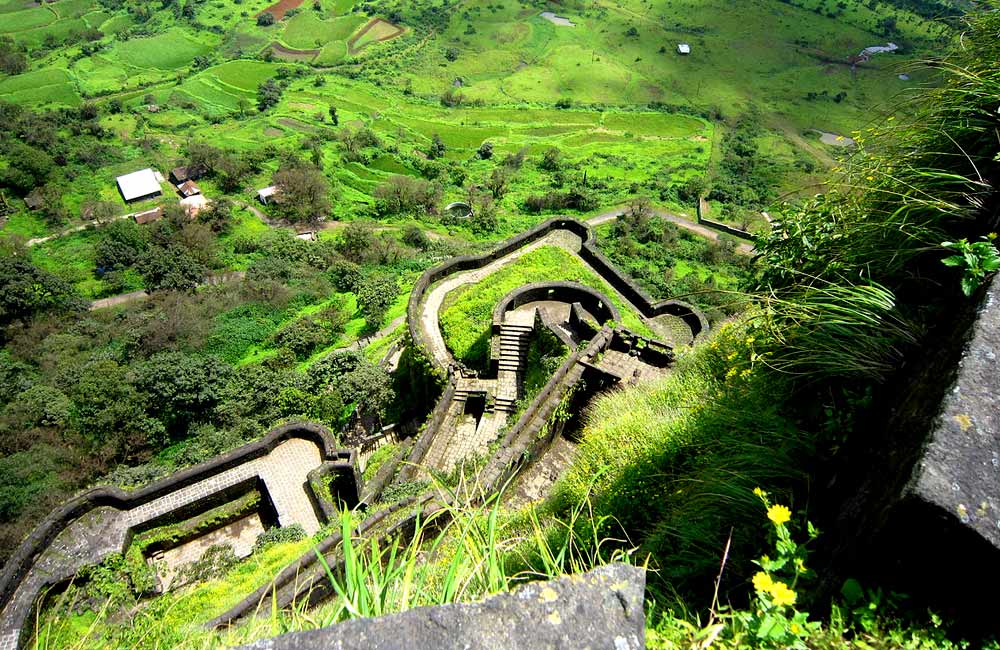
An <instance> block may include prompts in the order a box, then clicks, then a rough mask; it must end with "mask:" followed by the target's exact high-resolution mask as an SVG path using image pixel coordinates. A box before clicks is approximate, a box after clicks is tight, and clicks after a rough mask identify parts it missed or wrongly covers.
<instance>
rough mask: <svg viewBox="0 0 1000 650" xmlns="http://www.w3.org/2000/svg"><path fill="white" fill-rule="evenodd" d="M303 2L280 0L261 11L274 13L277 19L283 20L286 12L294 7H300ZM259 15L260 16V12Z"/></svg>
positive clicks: (300, 0)
mask: <svg viewBox="0 0 1000 650" xmlns="http://www.w3.org/2000/svg"><path fill="white" fill-rule="evenodd" d="M301 4H302V0H278V2H275V3H274V4H273V5H271V6H270V7H268V8H267V9H265V10H264V11H262V12H260V13H261V14H263V13H270V14H273V15H274V19H275V20H281V19H282V18H284V17H285V14H287V13H288V12H289V11H291V10H292V9H298V8H299V5H301ZM257 15H258V16H259V15H260V14H257Z"/></svg>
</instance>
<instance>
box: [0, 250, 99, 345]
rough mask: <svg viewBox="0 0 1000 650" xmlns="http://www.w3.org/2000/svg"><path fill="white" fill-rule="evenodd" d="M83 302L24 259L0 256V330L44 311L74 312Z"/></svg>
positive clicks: (55, 278)
mask: <svg viewBox="0 0 1000 650" xmlns="http://www.w3.org/2000/svg"><path fill="white" fill-rule="evenodd" d="M84 306H85V303H84V301H83V299H82V298H80V296H79V295H77V293H76V292H75V291H74V290H73V287H71V286H70V285H69V284H68V283H67V282H65V281H64V280H62V279H60V278H58V277H56V276H54V275H52V274H51V273H49V272H47V271H43V270H42V269H40V268H38V267H37V266H35V265H34V264H32V263H31V262H30V261H29V260H28V259H26V258H24V257H8V256H0V327H3V326H6V325H9V324H10V323H12V322H14V321H15V320H28V319H31V318H33V317H34V316H36V315H37V314H39V313H41V312H46V311H75V310H79V309H83V307H84Z"/></svg>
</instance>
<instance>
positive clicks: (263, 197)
mask: <svg viewBox="0 0 1000 650" xmlns="http://www.w3.org/2000/svg"><path fill="white" fill-rule="evenodd" d="M277 193H278V188H277V187H275V186H274V185H272V186H270V187H265V188H264V189H262V190H257V200H258V201H260V202H261V203H263V204H264V205H267V202H268V199H270V198H271V197H272V196H274V195H275V194H277Z"/></svg>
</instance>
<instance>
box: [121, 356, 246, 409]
mask: <svg viewBox="0 0 1000 650" xmlns="http://www.w3.org/2000/svg"><path fill="white" fill-rule="evenodd" d="M231 374H232V368H231V367H230V366H229V365H228V364H226V363H224V362H223V361H221V360H220V359H217V358H215V357H211V356H206V357H200V358H199V357H193V356H189V355H186V354H183V353H180V352H161V353H159V354H156V355H153V356H152V357H150V358H149V359H148V360H147V361H145V362H144V363H143V364H141V365H140V366H139V367H138V368H136V370H135V378H134V380H133V381H134V383H135V386H136V387H137V388H138V389H139V390H141V391H143V392H144V393H145V394H146V395H147V396H148V399H149V405H148V407H147V408H149V409H150V411H151V412H153V413H156V414H157V415H158V416H159V417H160V418H162V419H163V420H164V421H165V422H167V423H168V428H171V427H173V428H176V427H179V426H181V425H182V424H183V423H186V422H188V421H191V420H195V419H199V418H204V417H206V416H207V415H208V414H210V412H211V410H212V409H213V408H214V407H215V406H216V405H217V404H218V403H219V401H220V400H221V399H222V391H223V389H224V388H225V386H226V383H227V382H228V380H229V378H230V376H231Z"/></svg>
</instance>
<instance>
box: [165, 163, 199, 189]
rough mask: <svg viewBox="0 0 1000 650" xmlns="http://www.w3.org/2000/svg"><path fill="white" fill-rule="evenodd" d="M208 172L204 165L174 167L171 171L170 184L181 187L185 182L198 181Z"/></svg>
mask: <svg viewBox="0 0 1000 650" xmlns="http://www.w3.org/2000/svg"><path fill="white" fill-rule="evenodd" d="M206 171H207V170H206V169H205V166H204V165H186V166H181V167H174V168H173V169H171V170H170V182H171V183H173V184H174V185H180V184H181V183H183V182H184V181H196V180H198V179H199V178H201V177H202V176H204V175H205V172H206Z"/></svg>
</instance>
